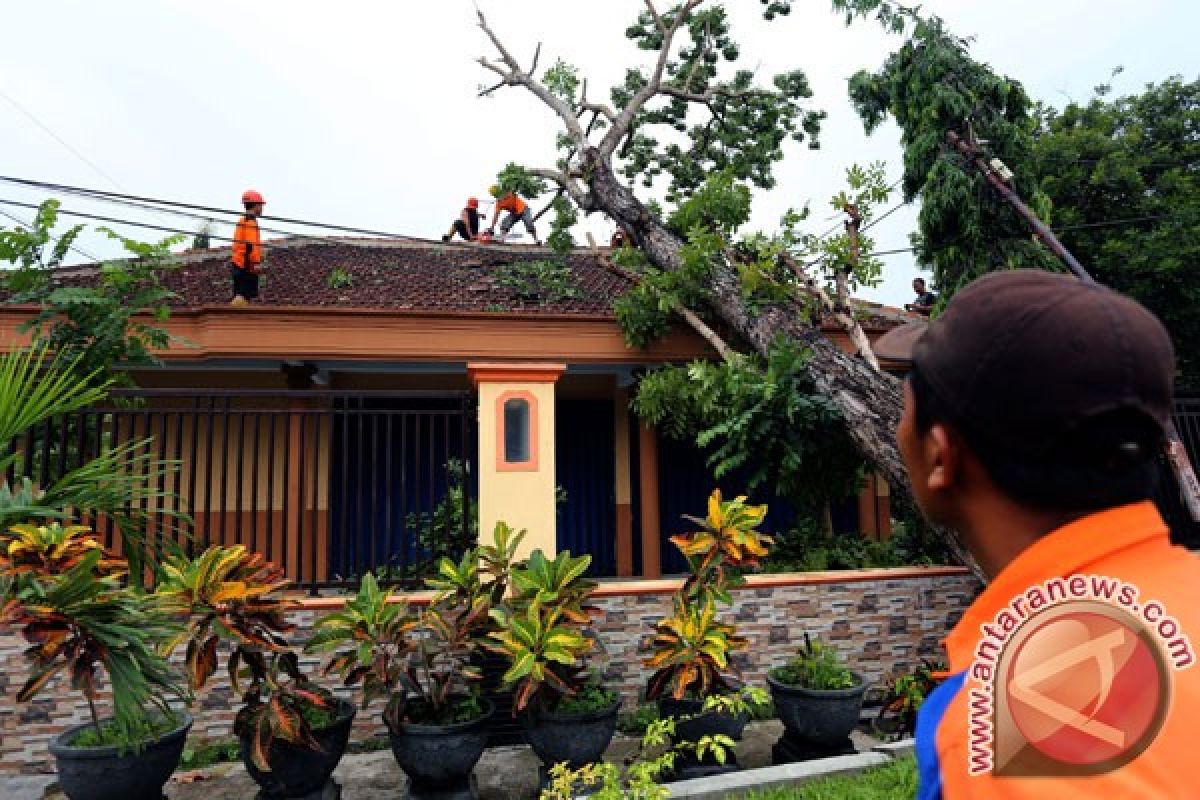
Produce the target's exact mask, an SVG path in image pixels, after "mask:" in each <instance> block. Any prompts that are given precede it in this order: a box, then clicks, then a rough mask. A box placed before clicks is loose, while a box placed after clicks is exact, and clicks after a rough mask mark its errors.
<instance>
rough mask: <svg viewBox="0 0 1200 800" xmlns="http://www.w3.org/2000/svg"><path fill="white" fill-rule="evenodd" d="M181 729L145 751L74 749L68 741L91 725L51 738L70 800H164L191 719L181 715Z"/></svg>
mask: <svg viewBox="0 0 1200 800" xmlns="http://www.w3.org/2000/svg"><path fill="white" fill-rule="evenodd" d="M176 719H177V720H178V723H179V724H178V725H177V726H176V727H175V729H174V730H172V731H170V732H168V733H164V734H163V735H162V736H160V737H158V738H157V739H155V740H154V741H152V742H149V743H148V744H146V746H145V748H144V749H142V750H141V751H140V752H137V753H133V752H130V751H126V752H124V753H123V754H119V752H118V750H119V749H118V748H117V747H115V746H110V747H73V746H72V745H70V744H69V742H70V741H71V740H72V739H73V738H75V736H76V735H77V734H78V733H79V732H80V731H82V730H84V729H85V728H90V727H91V725H92V724H91V723H90V722H89V723H86V724H84V725H76V726H75V727H73V728H68V729H67V730H65V731H63V732H62V733H60V734H59V735H58V736H55V737H54V738H53V739H51V740H50V752H51V753H52V754H53V755H54V760H55V761H56V762H57V765H58V785H59V786H60V787H61V788H62V791H63V794H65V795H66V796H67V797H68V798H70V800H162V796H163V786H165V785H166V783H167V781H169V780H170V779H171V773H172V772H174V771H175V768H176V767H178V766H179V759H180V757H181V756H182V755H183V745H184V742H185V741H187V735H188V731H189V730H191V727H192V717H191V715H189V714H187V713H186V712H183V711H178V712H176Z"/></svg>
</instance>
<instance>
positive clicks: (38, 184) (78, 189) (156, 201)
mask: <svg viewBox="0 0 1200 800" xmlns="http://www.w3.org/2000/svg"><path fill="white" fill-rule="evenodd" d="M0 181H3V182H5V183H12V184H16V185H19V186H27V187H33V188H38V189H45V190H48V191H61V192H71V193H74V194H79V195H85V196H90V197H94V198H95V199H111V200H113V201H117V200H124V201H131V202H138V203H150V204H153V205H156V206H165V207H166V208H163V209H160V210H163V211H166V212H167V213H178V212H174V211H170V210H169V209H171V208H177V209H189V210H192V211H204V212H207V213H210V214H226V215H232V216H241V215H242V213H243V212H242V211H238V210H230V209H227V208H218V207H216V206H205V205H199V204H196V203H184V202H180V201H177V200H164V199H161V198H156V197H146V196H141V195H135V194H126V193H123V192H109V191H105V190H103V189H89V188H87V187H83V186H72V185H70V184H65V183H51V182H48V181H37V180H32V179H29V178H17V177H13V176H10V175H0ZM189 216H194V215H189ZM261 219H267V220H274V221H276V222H283V223H288V224H292V225H303V226H305V227H309V228H323V229H325V230H331V231H341V232H343V233H360V234H366V235H368V236H386V237H388V238H390V239H412V238H414V237H411V236H403V235H401V234H397V233H393V232H391V231H380V230H373V229H371V228H358V227H354V226H351V225H336V224H333V223H329V222H314V221H312V220H305V219H296V218H294V217H273V216H270V215H266V214H264V215H263V216H262V217H261ZM264 230H266V229H264ZM274 232H276V233H289V231H274Z"/></svg>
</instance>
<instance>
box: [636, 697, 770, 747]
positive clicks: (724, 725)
mask: <svg viewBox="0 0 1200 800" xmlns="http://www.w3.org/2000/svg"><path fill="white" fill-rule="evenodd" d="M703 709H704V701H703V700H693V699H690V698H684V699H683V700H676V699H675V698H674V697H669V696H664V697H660V698H659V699H658V713H659V716H661V717H663V718H664V719H666V718H671V719H674V720H677V722H676V723H675V740H676V741H679V742H698V741H700V739H701V738H703V737H705V736H715V735H717V734H724V735H725V736H728V737H729V738H731V739H733V740H734V741H740V740H741V738H742V731H744V730H745V729H746V723H747V722H749V721H750V715H749V714H747V713H746V712H744V711H743V712H742V713H741V714H738V715H736V716H734V715H733V714H729V713H726V712H723V711H708V712H705V713H701V711H703ZM685 717H692V718H691V719H684V718H685Z"/></svg>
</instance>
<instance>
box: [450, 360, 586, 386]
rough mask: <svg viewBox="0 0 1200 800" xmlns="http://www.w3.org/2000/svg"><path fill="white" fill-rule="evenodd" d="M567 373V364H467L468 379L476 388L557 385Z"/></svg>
mask: <svg viewBox="0 0 1200 800" xmlns="http://www.w3.org/2000/svg"><path fill="white" fill-rule="evenodd" d="M566 371H567V365H566V364H519V363H515V362H514V363H511V364H505V363H483V362H470V363H468V364H467V377H469V378H470V379H471V382H472V383H473V384H475V385H476V386H478V385H479V384H481V383H557V382H558V379H559V377H560V376H561V375H562V374H563V373H564V372H566Z"/></svg>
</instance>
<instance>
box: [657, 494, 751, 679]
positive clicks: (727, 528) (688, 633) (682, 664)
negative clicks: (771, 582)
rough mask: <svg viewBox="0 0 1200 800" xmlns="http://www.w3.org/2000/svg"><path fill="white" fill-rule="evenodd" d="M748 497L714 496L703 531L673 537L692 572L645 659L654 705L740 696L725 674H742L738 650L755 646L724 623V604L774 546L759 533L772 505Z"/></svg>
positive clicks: (675, 598) (701, 521)
mask: <svg viewBox="0 0 1200 800" xmlns="http://www.w3.org/2000/svg"><path fill="white" fill-rule="evenodd" d="M745 499H746V498H745V497H739V498H736V499H734V500H731V501H728V502H726V501H723V500H722V498H721V492H720V490H719V489H718V490H715V491H713V493H712V495H711V496H710V497H709V500H708V514H707V516H706V517H705V519H703V520H695V519H694V520H693V521H694V522H697V523H699V524H700V525H701V526H702V530H700V531H697V532H695V533H692V534H689V535H686V536H676V537H673V538H672V539H671V542H672V543H673V544H674V545H675V546H676V547H677V548H679V551H680V552H681V553H683V555H684V556H685V557H686V558H687V559H688V565H689V567H690V568H691V569H692V574H691V575H690V576H689V577H688V580H687V581H685V582H684V584H683V586H681V587H680V588H679V591H678V592H676V593H675V597H674V600H673V603H672V613H671V616H669V617H667V618H665V619H663V620H660V621H659V622H657V623H656V624H655V625H654V635H653V637H652V638H651V640H650V650H651V654H650V656H649V657H648V658H646V659H644V660H643V662H642V663H643V664H644V665H645V666H646V667H648V668H650V669H653V670H654V673H653V674H652V675H651V676H650V681H649V683H648V684H647V687H646V699H648V700H655V699H657V698H659V697H661V696H662V695H663V694H665V693H667V692H670V694H671V695H672V696H673V697H675V698H676V699H682V698H683V697H686V696H692V697H699V698H705V699H708V698H711V697H713V696H717V695H730V694H733V691H732V686H731V684H730V682H729V681H728V680H727V678H726V674H725V673H726V672H733V673H736V672H737V668H736V666H735V665H734V664H733V663H732V662H731V660H730V653H732V652H734V651H736V650H744V649H746V647H748V646H749V641H748V640H747V639H746V638H745V637H743V636H739V635H738V634H737V631H736V629H735V627H734V626H733V625H730V624H727V623H724V622H721V621H720V620H719V619H717V604H718V603H723V604H726V605H728V604H730V603H731V602H732V598H731V597H730V595H729V589H730V588H731V587H733V586H737V585H738V584H739V583H740V582H741V580H740V575H739V573H738V571H739V570H740V569H743V568H746V567H750V566H754V565H755V564H756V563H757V559H758V558H759V557H760V556H763V555H766V553H767V547H768V546H769V545H770V543H771V539H770V537H768V536H764V535H763V534H761V533H760V532H759V531H757V530H756V528H757V527H758V525H759V523H761V522H762V520H763V519H764V518H765V517H766V514H767V507H766V506H747V505H746V504H745Z"/></svg>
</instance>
